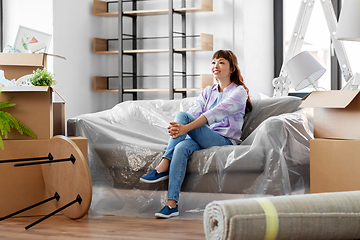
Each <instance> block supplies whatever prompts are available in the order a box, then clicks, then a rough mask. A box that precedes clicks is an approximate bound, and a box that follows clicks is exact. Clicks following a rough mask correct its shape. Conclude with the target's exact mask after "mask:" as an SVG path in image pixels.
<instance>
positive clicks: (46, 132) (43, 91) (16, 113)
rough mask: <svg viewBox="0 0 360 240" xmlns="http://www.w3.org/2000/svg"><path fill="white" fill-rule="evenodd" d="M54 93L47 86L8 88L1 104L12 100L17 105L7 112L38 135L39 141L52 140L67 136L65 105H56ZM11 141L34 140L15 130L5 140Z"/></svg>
mask: <svg viewBox="0 0 360 240" xmlns="http://www.w3.org/2000/svg"><path fill="white" fill-rule="evenodd" d="M54 91H55V90H54V89H53V88H52V87H47V86H44V87H35V86H21V87H9V86H7V87H3V88H2V91H1V94H0V102H5V101H8V100H9V99H11V102H12V103H15V104H16V105H15V106H13V107H10V108H7V109H5V110H6V111H7V112H9V113H10V114H11V115H12V116H13V117H15V118H16V119H17V120H18V121H19V122H21V123H23V124H25V125H26V126H27V127H29V128H30V129H31V130H32V131H33V132H34V133H35V134H36V135H37V139H50V138H51V137H53V136H54V135H65V116H64V104H63V103H61V102H60V103H58V104H55V105H54V103H53V92H54ZM59 96H60V95H59ZM64 101H65V100H64ZM55 106H56V107H55ZM54 130H55V131H56V132H55V131H54ZM11 139H24V140H30V139H32V138H31V137H29V136H27V135H25V134H20V133H18V132H17V131H16V130H14V129H13V130H12V131H10V133H9V135H8V138H7V139H4V140H11Z"/></svg>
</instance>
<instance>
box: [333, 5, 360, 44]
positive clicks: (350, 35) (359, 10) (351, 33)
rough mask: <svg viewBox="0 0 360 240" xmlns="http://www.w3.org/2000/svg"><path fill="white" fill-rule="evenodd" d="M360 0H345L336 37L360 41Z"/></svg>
mask: <svg viewBox="0 0 360 240" xmlns="http://www.w3.org/2000/svg"><path fill="white" fill-rule="evenodd" d="M359 23H360V0H345V1H344V3H343V7H342V9H341V13H340V17H339V22H338V24H337V30H336V35H335V38H337V39H338V40H348V41H360V27H359Z"/></svg>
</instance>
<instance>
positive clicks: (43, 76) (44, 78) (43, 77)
mask: <svg viewBox="0 0 360 240" xmlns="http://www.w3.org/2000/svg"><path fill="white" fill-rule="evenodd" d="M29 81H30V82H31V84H32V85H34V86H52V85H55V84H56V81H55V80H54V75H53V74H51V73H50V72H48V71H47V70H46V68H44V69H43V70H41V69H39V68H38V69H37V70H36V71H33V75H32V76H31V77H30V79H29Z"/></svg>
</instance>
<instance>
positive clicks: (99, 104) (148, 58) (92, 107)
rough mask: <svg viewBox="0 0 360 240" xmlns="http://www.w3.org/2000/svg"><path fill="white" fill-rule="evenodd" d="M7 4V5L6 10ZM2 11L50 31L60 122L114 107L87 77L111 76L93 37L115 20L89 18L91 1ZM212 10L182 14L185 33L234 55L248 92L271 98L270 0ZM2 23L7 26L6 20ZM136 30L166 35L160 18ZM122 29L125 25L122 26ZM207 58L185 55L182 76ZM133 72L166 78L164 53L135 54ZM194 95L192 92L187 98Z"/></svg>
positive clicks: (19, 2) (154, 83)
mask: <svg viewBox="0 0 360 240" xmlns="http://www.w3.org/2000/svg"><path fill="white" fill-rule="evenodd" d="M159 1H161V0H157V1H155V0H154V2H159ZM164 1H165V2H167V0H164ZM10 2H11V4H13V5H11V6H10V5H7V4H10ZM28 2H31V4H30V3H28ZM45 2H46V4H45ZM51 2H52V5H51V4H50V3H51ZM174 2H177V1H174ZM188 2H189V3H188V6H189V7H190V6H192V5H194V6H195V5H196V4H198V3H199V0H194V1H188ZM25 3H26V4H25ZM8 6H9V8H8ZM18 6H21V7H18ZM23 6H24V7H23ZM159 6H161V8H164V4H163V3H159ZM4 7H5V9H4V11H8V10H9V11H10V10H11V12H14V11H15V12H16V16H18V15H17V12H18V11H19V9H22V12H21V11H20V12H21V16H22V18H24V21H25V22H26V23H29V27H32V28H35V29H38V30H42V31H45V32H46V31H48V26H50V29H51V31H52V34H53V41H52V43H53V47H51V48H50V52H51V53H54V54H59V55H62V56H65V57H66V58H67V60H66V61H65V60H62V59H59V58H54V73H55V77H56V81H57V85H56V86H55V88H56V89H57V90H58V91H59V92H60V93H61V94H62V95H63V96H64V98H66V100H67V105H66V118H71V117H74V116H77V115H79V114H83V113H89V112H97V111H101V110H105V109H108V108H111V107H113V106H114V105H115V104H117V102H118V94H117V93H98V92H93V76H97V75H98V76H101V75H104V76H106V75H117V56H116V55H113V56H110V55H97V54H93V53H92V39H93V38H94V37H102V38H117V19H116V18H107V17H98V16H93V15H92V0H76V1H73V0H53V1H49V0H36V1H35V0H33V1H28V0H4ZM165 7H166V6H165ZM213 7H214V11H213V12H203V13H195V14H188V17H187V31H188V34H199V33H209V34H213V36H214V51H215V50H218V49H232V50H233V51H234V52H235V53H236V55H237V56H238V59H239V65H240V69H241V71H242V73H243V75H244V79H245V82H246V84H247V86H248V87H249V88H250V91H251V93H256V92H261V93H264V94H266V95H269V96H271V95H272V85H271V81H272V79H273V68H274V63H273V18H272V15H273V10H272V1H269V0H252V1H249V0H247V1H246V0H213ZM155 8H156V6H155ZM14 9H15V10H14ZM29 9H36V10H34V11H36V12H39V14H38V15H37V16H40V17H39V19H41V21H40V20H37V21H36V22H34V23H32V22H31V21H30V20H29V19H34V18H31V17H32V16H34V14H32V13H33V12H32V11H29ZM116 9H117V7H116V6H115V10H116ZM40 13H41V15H40ZM44 14H45V15H44ZM5 16H6V14H5ZM51 16H52V17H51ZM15 18H19V17H15ZM52 19H53V20H52ZM4 21H7V20H6V18H5V19H4ZM12 21H13V20H12ZM176 21H177V20H176ZM30 22H31V24H30ZM51 25H52V27H51ZM138 25H139V29H138V34H139V35H141V34H143V35H144V36H159V35H165V36H166V35H167V34H168V25H167V17H166V16H153V17H140V18H139V24H138ZM125 27H129V26H128V25H127V24H126V25H125ZM5 30H6V28H5ZM8 34H9V35H8ZM5 35H8V36H6V39H7V38H8V37H9V38H11V37H13V38H15V37H14V34H13V33H12V34H10V30H8V31H6V32H5ZM13 41H14V40H13ZM163 44H164V43H160V45H159V44H157V43H156V42H147V43H145V42H144V43H143V44H140V47H144V48H147V47H148V48H151V47H159V48H160V47H161V48H164V46H163ZM189 44H195V45H196V44H197V42H196V41H191V40H190V41H189ZM212 54H213V52H195V53H189V54H188V72H189V73H196V74H197V73H210V62H211V57H212ZM139 72H140V73H142V74H167V72H168V54H144V55H139ZM140 85H141V86H140V87H149V88H156V87H162V88H166V87H167V81H166V80H156V79H148V80H146V81H144V82H143V83H141V84H140ZM189 85H190V87H193V86H194V87H197V86H198V82H196V81H195V82H191V81H190V82H189ZM197 94H198V93H192V94H190V96H195V95H197ZM140 97H142V98H143V99H154V98H163V99H168V93H153V94H151V93H149V94H140ZM177 98H178V97H177Z"/></svg>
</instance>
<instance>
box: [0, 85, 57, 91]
mask: <svg viewBox="0 0 360 240" xmlns="http://www.w3.org/2000/svg"><path fill="white" fill-rule="evenodd" d="M49 88H51V87H49V86H5V87H3V88H2V90H1V92H47V91H49Z"/></svg>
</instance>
